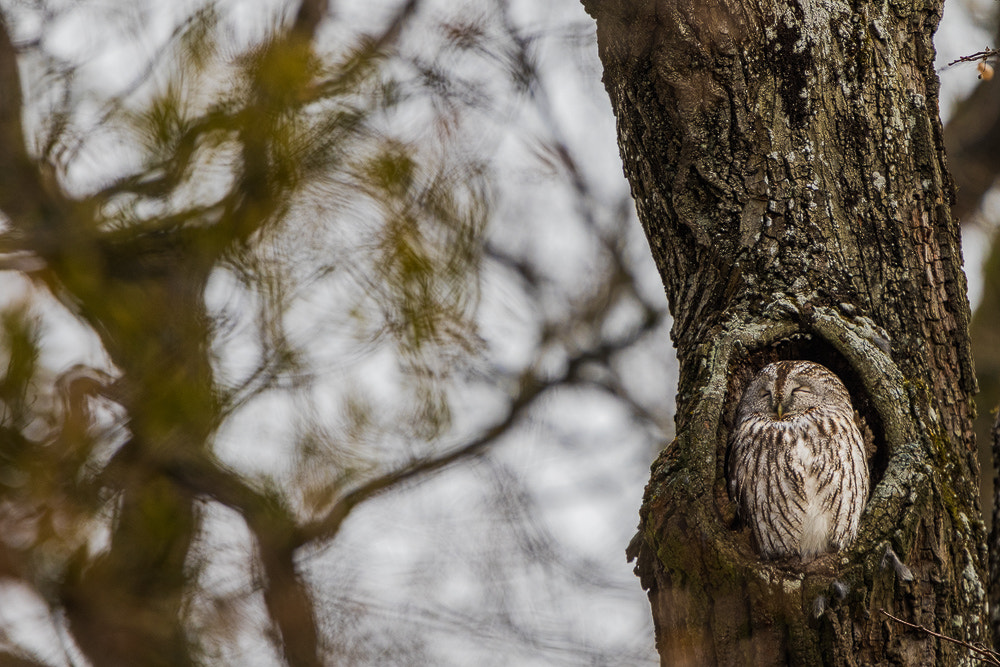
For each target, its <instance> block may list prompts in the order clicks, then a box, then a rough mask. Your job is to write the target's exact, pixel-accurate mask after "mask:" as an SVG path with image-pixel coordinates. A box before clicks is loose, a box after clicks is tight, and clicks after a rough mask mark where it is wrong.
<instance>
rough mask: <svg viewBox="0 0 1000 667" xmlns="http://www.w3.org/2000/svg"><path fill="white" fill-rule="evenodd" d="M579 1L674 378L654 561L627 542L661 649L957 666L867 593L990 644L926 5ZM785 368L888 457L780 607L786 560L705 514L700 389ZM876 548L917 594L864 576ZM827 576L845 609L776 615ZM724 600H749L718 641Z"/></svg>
mask: <svg viewBox="0 0 1000 667" xmlns="http://www.w3.org/2000/svg"><path fill="white" fill-rule="evenodd" d="M585 5H586V6H587V9H588V11H589V12H590V13H591V14H592V15H594V16H595V18H596V19H597V25H598V45H599V49H600V54H601V58H602V62H603V63H604V67H605V73H604V81H605V84H606V87H607V90H608V93H609V96H610V97H611V102H612V107H613V109H614V111H615V114H616V117H617V120H618V130H619V145H620V149H621V154H622V159H623V162H624V165H625V172H626V175H627V176H628V178H629V181H630V183H631V185H632V192H633V195H634V197H635V199H636V207H637V210H638V212H639V217H640V220H641V221H642V224H643V226H644V229H645V231H646V234H647V237H648V238H649V243H650V249H651V250H652V253H653V257H654V259H655V260H656V262H657V265H658V267H659V269H660V275H661V278H662V279H663V282H664V286H665V288H666V292H667V295H668V298H669V300H670V304H671V313H672V314H673V316H674V321H675V325H674V329H673V331H672V337H673V339H674V343H675V345H676V347H677V350H678V357H679V361H680V367H681V377H680V383H679V389H678V406H677V407H678V411H677V428H678V438H677V440H676V441H675V443H674V444H673V446H672V448H671V452H670V453H669V454H664V456H666V457H668V458H667V459H661V462H662V463H663V465H660V466H659V467H657V466H654V475H653V477H652V478H651V481H650V483H649V485H648V487H647V490H646V498H645V501H644V506H643V510H642V523H641V528H640V531H641V537H640V538H639V539H640V541H641V542H642V544H645V545H647V546H648V548H645V547H643V548H638V549H632V553H633V554H637V557H638V560H639V564H638V569H639V571H640V572H642V573H643V585H644V586H646V587H647V588H648V590H649V592H650V597H651V601H652V602H653V610H654V619H655V620H656V622H657V628H658V631H659V635H658V636H659V646H660V649H661V656H663V659H664V661H665V663H666V662H669V661H668V660H667V652H666V651H668V650H669V649H668V647H667V643H669V642H668V641H667V639H666V637H667V635H668V634H670V633H671V632H674V631H673V630H671V629H670V628H676V627H682V628H684V630H685V632H689V634H688V635H685V636H684V637H680V638H678V637H675V639H676V640H677V641H684V642H687V644H686V645H687V646H688V648H687V649H684V651H682V654H683V655H687V656H689V657H692V656H693V657H695V658H697V657H699V656H701V657H705V656H710V655H714V654H713V653H712V651H714V650H715V649H713V648H711V647H713V646H718V645H719V644H720V641H721V639H720V638H722V637H726V638H728V639H732V638H737V639H738V641H739V642H744V644H743V646H744V648H743V649H737V650H736V651H731V652H728V653H726V654H725V655H723V654H722V653H720V654H717V655H714V659H715V661H716V662H717V663H719V664H737V663H739V662H740V661H747V660H750V659H751V658H753V657H754V655H755V649H754V641H755V639H760V640H761V641H763V639H762V638H763V637H774V636H778V637H780V639H779V640H777V645H776V646H777V648H778V649H780V650H778V651H777V652H772V653H771V655H772V656H774V655H787V656H789V659H790V660H792V661H793V662H796V661H798V662H801V663H803V664H808V663H809V662H810V660H812V657H815V656H819V655H826V654H827V653H828V651H826V649H830V648H831V647H832V649H831V650H832V653H833V654H834V655H838V656H841V658H842V659H843V660H844V661H847V662H848V664H849V663H851V662H855V661H856V662H857V663H858V664H867V663H877V662H881V661H885V660H895V661H898V662H900V664H922V663H921V662H920V661H921V660H923V659H926V658H927V657H928V656H927V654H926V653H925V651H926V650H931V651H932V652H934V653H935V654H936V657H937V659H938V660H940V661H941V662H942V664H952V663H954V662H956V661H958V660H959V659H960V658H961V656H960V654H959V653H958V652H956V651H955V650H954V649H953V648H952V647H948V646H941V645H938V644H934V645H933V646H931V645H930V643H929V642H926V641H925V640H921V642H923V643H919V644H918V643H917V642H916V640H914V638H913V637H911V636H908V635H906V634H905V633H900V632H899V629H898V628H892V627H890V626H887V625H885V624H884V623H883V622H882V621H879V620H877V619H873V618H872V614H871V611H872V609H873V608H874V607H873V606H872V605H873V604H875V601H876V600H878V601H879V604H881V605H883V606H885V607H886V609H888V610H890V611H891V610H892V609H894V608H895V607H894V606H893V605H901V609H902V610H904V611H905V612H906V613H907V614H911V615H912V617H911V618H909V620H912V621H914V622H918V623H922V624H925V625H927V626H928V627H933V628H937V629H939V630H940V631H942V632H943V633H945V634H948V636H952V637H956V638H958V639H963V640H966V641H981V640H982V639H984V638H985V637H986V636H987V633H986V619H985V607H984V604H985V600H984V599H983V596H982V595H979V594H978V593H977V591H978V590H981V589H982V582H983V581H985V551H984V550H983V549H982V543H983V541H984V537H983V527H982V523H981V521H980V520H979V518H978V512H977V496H978V493H977V491H976V488H975V479H976V475H977V473H978V471H977V467H976V464H975V457H974V451H973V447H972V444H973V441H972V438H971V428H970V426H971V422H970V418H971V410H972V407H971V400H970V395H971V393H972V392H973V391H974V390H975V380H974V376H973V375H972V369H971V358H970V354H969V342H968V320H969V315H968V302H967V299H966V296H965V292H964V280H963V277H962V274H961V249H960V247H959V244H958V243H959V242H958V233H957V226H956V222H955V220H953V219H952V218H951V216H950V211H949V209H948V203H949V202H950V200H951V196H952V187H951V183H950V181H949V179H948V176H947V172H946V169H945V165H944V159H943V152H942V150H943V148H942V142H941V130H940V124H939V121H938V119H937V117H936V112H937V106H936V105H937V81H936V77H935V75H934V71H933V62H932V60H933V45H932V43H931V38H932V34H933V29H934V28H935V27H936V24H937V21H938V19H939V18H940V6H939V5H938V4H936V3H935V2H933V1H931V2H925V3H920V4H918V5H913V6H911V5H903V4H896V5H878V4H866V3H862V5H857V3H853V4H850V3H847V2H830V3H819V4H817V3H803V2H792V3H790V4H781V3H774V2H770V1H769V0H756V1H751V0H723V1H720V2H716V3H711V6H710V7H709V6H706V5H705V4H704V3H700V2H695V1H694V0H671V1H667V0H660V1H658V2H652V3H646V2H639V1H638V0H635V1H629V2H620V3H609V2H596V1H594V2H585ZM904 36H905V39H904V38H903V37H904ZM776 332H780V333H776ZM796 333H797V334H799V336H798V337H796V336H794V335H793V334H796ZM803 335H804V337H803ZM727 340H728V341H729V343H726V342H725V341H727ZM727 345H731V346H732V348H731V349H730V348H729V347H727ZM793 354H794V355H801V356H802V357H803V358H810V359H814V360H819V361H821V362H823V363H827V364H829V365H831V367H835V369H836V370H838V371H839V372H841V373H842V374H844V375H846V376H850V377H854V378H856V382H855V386H854V389H855V390H856V391H863V392H864V393H865V394H866V395H867V398H862V397H859V399H861V402H862V403H864V404H867V403H865V402H866V401H870V405H871V406H872V408H871V409H872V410H876V411H877V412H876V413H869V417H870V422H869V423H871V424H873V425H874V426H875V427H876V428H877V429H879V430H880V431H881V432H879V433H875V434H873V436H872V438H873V440H874V441H876V442H877V443H880V444H879V447H881V448H882V450H883V451H881V452H878V453H877V456H876V459H874V460H876V461H881V463H878V464H877V465H879V466H881V469H880V471H879V474H880V475H882V477H881V480H880V482H879V483H878V484H877V485H876V487H875V488H874V489H873V492H872V496H871V499H870V501H869V505H868V511H867V513H866V515H865V518H863V527H862V535H861V536H860V537H859V539H858V542H857V543H856V545H855V547H853V548H852V549H851V550H849V551H848V552H846V553H845V554H844V555H843V557H838V558H831V559H830V561H829V562H827V563H826V565H825V566H824V567H823V568H819V569H818V570H816V571H810V572H809V573H808V577H810V579H809V584H808V589H809V591H810V594H809V595H806V594H805V593H802V595H801V596H800V597H799V598H797V599H798V602H797V603H796V604H795V605H792V606H789V605H790V604H791V603H789V599H790V598H788V597H787V596H785V595H784V594H783V593H782V592H781V591H783V590H784V587H786V586H789V585H792V582H793V581H795V580H796V576H797V574H796V572H797V570H798V568H796V567H782V566H781V565H780V564H779V565H774V564H768V563H762V562H760V561H759V559H757V558H756V555H755V554H754V553H753V552H752V550H750V548H749V545H748V543H747V541H746V539H745V537H743V536H741V535H740V533H739V531H738V530H736V527H734V526H732V525H729V524H727V523H725V522H723V521H722V520H720V517H722V516H725V515H726V510H725V507H724V505H725V503H726V502H728V500H727V499H726V498H725V494H723V495H722V498H721V500H717V498H716V494H713V493H712V492H711V489H712V488H713V486H714V485H717V483H718V481H719V480H720V478H721V476H722V475H723V473H722V472H721V471H720V470H719V467H718V464H717V461H719V460H722V459H724V457H723V456H720V454H719V451H720V450H719V448H720V447H722V448H724V447H725V438H724V435H725V433H726V427H725V424H724V423H722V422H721V421H720V420H721V419H722V415H724V414H725V410H723V409H722V408H721V407H720V406H721V402H723V401H725V400H732V398H731V397H730V398H725V392H723V394H722V396H719V395H717V393H713V392H717V391H718V389H717V388H716V389H711V388H710V387H709V386H707V384H706V383H710V382H716V383H718V382H719V380H718V378H721V377H732V378H734V380H733V381H732V382H730V383H729V384H728V386H727V387H726V390H728V391H730V392H734V391H738V390H741V385H740V384H739V379H738V378H739V377H743V376H742V375H741V374H743V373H746V372H749V371H750V370H752V367H753V366H754V365H755V364H762V363H763V362H764V361H765V360H766V359H768V358H773V357H781V356H783V355H793ZM758 367H759V366H758ZM712 378H715V379H714V380H713V379H712ZM709 404H712V405H714V406H715V407H714V408H710V407H709ZM713 410H717V412H713ZM713 414H714V416H713ZM668 461H669V464H667V463H668ZM716 502H721V503H722V504H723V507H722V509H716V505H715V504H716ZM923 525H927V526H934V527H935V528H934V529H933V530H923V529H922V528H921V526H923ZM692 532H693V533H694V535H692ZM695 536H696V537H695ZM888 545H891V548H892V549H893V550H894V551H895V552H896V553H898V554H899V555H900V558H901V559H902V562H905V563H906V564H908V565H909V566H910V567H911V568H912V570H913V573H914V576H915V581H913V582H904V581H899V580H898V578H897V576H896V575H895V574H893V573H892V572H886V571H884V570H883V569H882V568H881V567H880V564H881V562H882V561H881V559H882V554H884V553H885V550H886V548H887V546H888ZM680 552H687V553H684V554H683V555H682V554H681V553H680ZM835 581H843V582H844V583H846V584H847V585H848V587H849V588H850V590H851V591H852V592H851V593H850V594H848V595H847V596H846V597H845V598H844V599H843V600H842V601H838V602H836V603H831V604H830V605H829V606H825V607H824V610H823V612H822V614H821V615H820V616H821V619H820V620H819V621H815V622H814V621H811V620H809V619H808V618H807V616H808V614H809V612H808V611H807V610H806V609H792V607H794V606H796V605H798V606H802V607H807V606H810V605H811V601H810V600H809V599H807V598H809V597H811V598H812V599H813V600H815V599H816V598H817V597H819V596H821V595H823V596H825V595H826V594H825V593H823V592H822V591H823V590H825V589H824V587H828V586H832V585H833V582H835ZM977 582H978V583H979V586H978V587H977V585H976V583H977ZM802 590H803V591H804V590H805V589H802ZM813 591H819V592H817V593H816V595H813V594H812V592H813ZM728 595H742V596H748V597H747V599H749V600H751V607H752V609H751V610H749V611H744V612H738V611H736V612H734V613H732V614H731V616H732V618H730V619H729V620H728V621H726V622H721V623H715V624H714V625H713V622H715V621H716V620H718V618H719V617H718V616H716V615H715V614H714V613H713V612H712V611H711V607H712V605H713V604H715V603H718V602H719V600H720V599H723V598H725V597H726V596H728ZM678 596H680V597H678ZM679 599H684V600H689V599H690V600H692V601H691V602H690V604H687V606H688V607H690V608H689V609H688V610H687V611H689V612H690V613H692V614H694V617H693V618H692V619H688V620H687V621H685V622H684V623H682V624H681V625H680V626H678V625H677V618H676V617H675V616H674V612H672V611H670V604H667V603H666V602H665V601H666V600H672V601H676V600H679ZM908 601H912V602H913V604H910V603H909V602H908ZM866 612H867V613H866ZM695 618H698V619H701V623H702V628H701V629H700V630H698V629H697V627H698V621H697V620H694V619H695ZM823 619H826V620H823ZM782 628H784V629H782ZM821 628H822V629H821ZM821 640H822V642H823V643H824V646H825V649H824V652H820V651H819V645H820V644H819V643H820V641H821ZM769 642H770V640H768V641H766V642H764V643H769ZM699 647H700V648H699ZM772 648H774V647H772ZM678 650H679V649H678ZM685 651H686V653H685ZM811 656H812V657H811ZM838 664H840V663H838Z"/></svg>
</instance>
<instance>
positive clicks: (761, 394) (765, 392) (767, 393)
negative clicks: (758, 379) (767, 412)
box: [760, 389, 771, 398]
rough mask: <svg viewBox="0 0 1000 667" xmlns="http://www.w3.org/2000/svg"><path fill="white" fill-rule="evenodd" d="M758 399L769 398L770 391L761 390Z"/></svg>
mask: <svg viewBox="0 0 1000 667" xmlns="http://www.w3.org/2000/svg"><path fill="white" fill-rule="evenodd" d="M760 397H761V398H770V397H771V391H770V390H769V389H761V390H760Z"/></svg>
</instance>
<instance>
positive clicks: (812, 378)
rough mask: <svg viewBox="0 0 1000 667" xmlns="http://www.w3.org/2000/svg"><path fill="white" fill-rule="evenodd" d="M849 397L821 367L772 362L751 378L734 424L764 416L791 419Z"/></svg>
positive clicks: (808, 362) (792, 362)
mask: <svg viewBox="0 0 1000 667" xmlns="http://www.w3.org/2000/svg"><path fill="white" fill-rule="evenodd" d="M833 398H836V399H838V400H846V401H847V404H848V405H849V404H850V396H849V394H848V393H847V389H846V388H845V387H844V383H843V382H841V381H840V378H838V377H837V376H836V375H834V374H833V373H831V372H830V371H829V370H827V369H826V368H825V367H823V366H820V365H819V364H814V363H813V362H811V361H776V362H774V363H773V364H768V365H767V366H765V367H764V368H762V369H761V370H760V372H759V373H757V375H755V376H754V377H753V379H752V380H751V381H750V384H749V385H748V386H747V388H746V390H745V391H744V392H743V398H742V399H740V404H739V407H738V408H737V410H736V421H737V422H740V421H742V420H743V419H745V418H746V417H748V416H750V415H757V416H761V415H766V416H769V417H770V418H771V419H773V420H774V421H784V420H788V419H794V418H796V417H798V416H800V415H803V414H805V413H806V412H807V411H809V410H810V409H812V408H816V407H819V406H822V405H827V404H829V402H830V401H831V399H833Z"/></svg>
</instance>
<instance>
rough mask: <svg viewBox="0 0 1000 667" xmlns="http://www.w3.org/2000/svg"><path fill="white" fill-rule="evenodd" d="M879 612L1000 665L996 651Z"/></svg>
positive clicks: (999, 656)
mask: <svg viewBox="0 0 1000 667" xmlns="http://www.w3.org/2000/svg"><path fill="white" fill-rule="evenodd" d="M879 611H880V612H882V614H883V615H885V616H888V617H889V618H891V619H892V620H894V621H896V622H897V623H899V624H901V625H905V626H906V627H908V628H913V629H914V630H921V631H923V632H926V633H927V634H929V635H931V636H933V637H937V638H938V639H943V640H945V641H947V642H951V643H952V644H958V645H959V646H963V647H965V648H967V649H969V650H970V651H972V652H973V653H975V654H976V655H975V656H973V657H974V658H976V659H977V660H982V661H983V662H985V663H987V664H990V665H1000V653H997V652H996V651H994V650H992V649H988V648H986V647H984V646H976V645H973V644H970V643H969V642H965V641H962V640H960V639H955V638H953V637H949V636H948V635H942V634H941V633H939V632H934V631H933V630H930V629H928V628H925V627H924V626H922V625H916V624H915V623H909V622H907V621H904V620H903V619H901V618H897V617H895V616H893V615H892V614H890V613H889V612H887V611H886V610H885V609H879Z"/></svg>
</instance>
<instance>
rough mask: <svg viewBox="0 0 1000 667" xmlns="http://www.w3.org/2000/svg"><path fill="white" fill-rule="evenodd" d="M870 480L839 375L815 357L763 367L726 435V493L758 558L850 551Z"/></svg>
mask: <svg viewBox="0 0 1000 667" xmlns="http://www.w3.org/2000/svg"><path fill="white" fill-rule="evenodd" d="M868 484H869V473H868V461H867V457H866V455H865V443H864V440H863V438H862V437H861V432H860V430H859V429H858V425H857V423H856V422H855V418H854V409H853V408H852V407H851V397H850V395H849V394H848V393H847V389H846V388H845V387H844V384H843V383H842V382H841V381H840V378H838V377H837V376H836V375H834V374H833V373H831V372H830V371H829V370H827V369H826V368H825V367H824V366H821V365H819V364H814V363H812V362H811V361H778V362H776V363H773V364H769V365H767V366H765V367H764V368H763V369H761V371H760V372H759V373H757V375H755V376H754V377H753V379H752V380H751V381H750V384H749V385H747V388H746V391H744V392H743V398H742V399H740V404H739V407H738V408H737V409H736V423H735V425H734V426H733V431H732V433H731V435H730V436H729V491H730V494H731V495H732V497H733V498H734V499H735V501H736V503H737V505H738V506H739V513H740V516H741V517H742V518H743V520H744V521H746V523H747V524H748V525H749V526H750V529H751V531H752V533H753V539H754V542H755V544H756V546H757V550H758V551H759V552H760V555H761V556H762V557H764V558H782V557H785V556H792V555H797V556H799V557H801V559H802V560H803V561H807V560H812V559H813V558H815V557H816V556H817V555H818V554H821V553H825V552H828V551H836V550H839V549H843V548H845V547H846V546H848V545H849V544H850V543H851V541H852V540H853V539H854V536H855V535H856V534H857V532H858V522H859V519H860V518H861V511H862V510H863V509H864V506H865V501H866V500H867V499H868Z"/></svg>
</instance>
